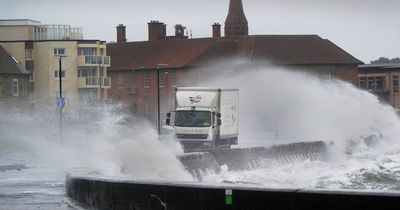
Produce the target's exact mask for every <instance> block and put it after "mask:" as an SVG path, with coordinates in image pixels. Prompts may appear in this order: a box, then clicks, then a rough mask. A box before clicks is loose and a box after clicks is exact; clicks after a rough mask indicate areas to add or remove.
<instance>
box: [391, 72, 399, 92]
mask: <svg viewBox="0 0 400 210" xmlns="http://www.w3.org/2000/svg"><path fill="white" fill-rule="evenodd" d="M392 79H393V93H399V75H393V76H392Z"/></svg>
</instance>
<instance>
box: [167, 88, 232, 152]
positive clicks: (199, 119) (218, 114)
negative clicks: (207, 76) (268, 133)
mask: <svg viewBox="0 0 400 210" xmlns="http://www.w3.org/2000/svg"><path fill="white" fill-rule="evenodd" d="M238 111H239V90H238V89H218V88H200V87H182V88H176V89H175V111H174V112H172V114H171V113H168V114H167V119H166V123H167V125H171V126H173V127H174V129H175V136H176V139H177V140H178V141H180V142H181V144H182V145H183V147H184V150H185V151H193V150H204V149H211V148H230V147H231V145H236V144H237V142H238ZM171 119H172V120H171Z"/></svg>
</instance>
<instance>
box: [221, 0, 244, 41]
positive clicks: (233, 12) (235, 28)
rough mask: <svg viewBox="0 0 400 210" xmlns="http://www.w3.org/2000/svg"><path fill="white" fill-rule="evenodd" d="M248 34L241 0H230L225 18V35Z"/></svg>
mask: <svg viewBox="0 0 400 210" xmlns="http://www.w3.org/2000/svg"><path fill="white" fill-rule="evenodd" d="M245 35H249V26H248V24H247V19H246V16H245V15H244V12H243V4H242V0H230V4H229V13H228V16H227V17H226V20H225V36H245Z"/></svg>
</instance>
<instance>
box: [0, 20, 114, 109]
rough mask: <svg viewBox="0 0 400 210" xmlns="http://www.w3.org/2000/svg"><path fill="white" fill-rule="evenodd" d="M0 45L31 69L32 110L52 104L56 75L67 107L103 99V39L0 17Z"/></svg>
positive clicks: (105, 85) (105, 81)
mask: <svg viewBox="0 0 400 210" xmlns="http://www.w3.org/2000/svg"><path fill="white" fill-rule="evenodd" d="M0 45H1V46H3V48H4V49H5V50H6V51H7V52H8V53H9V54H10V55H12V56H13V57H15V58H16V59H17V60H18V61H20V62H21V64H22V66H23V67H24V68H25V69H26V70H28V71H29V72H30V73H31V75H30V79H29V86H30V90H31V91H30V93H31V96H30V97H31V103H34V104H35V110H39V109H41V108H44V109H48V106H50V107H54V108H55V107H56V99H57V98H58V97H59V96H60V91H59V90H60V79H61V86H62V91H61V93H62V97H63V98H64V99H65V103H66V106H65V109H66V110H67V111H68V110H70V109H73V108H74V107H77V106H78V105H82V104H87V103H93V102H99V101H102V100H104V99H107V89H109V88H110V87H111V80H110V78H109V77H107V67H109V66H110V57H109V56H106V43H105V41H100V40H85V39H83V33H82V29H81V28H74V27H71V26H69V25H44V24H41V23H40V22H38V21H34V20H28V19H17V20H0ZM60 69H61V75H60Z"/></svg>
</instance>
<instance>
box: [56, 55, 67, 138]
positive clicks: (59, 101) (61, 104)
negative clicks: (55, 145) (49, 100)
mask: <svg viewBox="0 0 400 210" xmlns="http://www.w3.org/2000/svg"><path fill="white" fill-rule="evenodd" d="M64 57H67V56H65V55H58V67H59V69H58V78H59V82H60V85H59V97H58V98H57V106H58V108H59V111H60V126H59V128H60V140H62V139H63V133H62V109H63V108H64V106H65V100H64V98H63V97H62V70H61V66H62V65H61V63H62V58H64Z"/></svg>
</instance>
